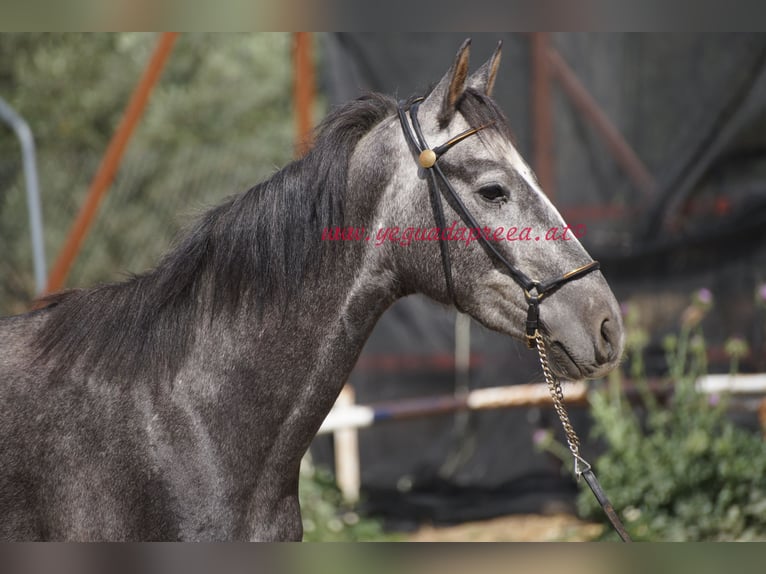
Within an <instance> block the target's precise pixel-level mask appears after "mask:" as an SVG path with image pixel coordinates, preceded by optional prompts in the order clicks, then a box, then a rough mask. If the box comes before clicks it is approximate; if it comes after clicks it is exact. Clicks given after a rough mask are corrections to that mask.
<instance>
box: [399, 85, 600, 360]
mask: <svg viewBox="0 0 766 574" xmlns="http://www.w3.org/2000/svg"><path fill="white" fill-rule="evenodd" d="M421 102H422V98H420V99H417V100H415V101H414V102H413V103H412V104H411V105H410V107H409V115H410V121H411V122H412V129H410V124H409V123H408V122H407V112H406V111H405V104H402V103H400V104H399V121H400V122H401V124H402V129H403V130H404V135H405V137H406V138H407V141H408V142H409V144H410V146H412V147H413V148H414V150H415V151H416V153H417V155H418V163H419V164H420V167H422V168H423V169H425V170H426V173H427V174H428V178H429V182H428V190H429V193H430V194H431V202H432V204H433V209H434V218H435V219H436V224H437V226H439V227H440V228H441V229H444V227H445V224H444V208H443V206H442V201H441V196H440V194H439V182H441V184H442V186H441V187H442V189H443V190H444V191H445V192H446V193H447V194H448V196H449V198H450V199H451V200H452V203H453V207H454V208H455V211H457V213H458V215H459V216H460V218H461V219H462V220H463V222H464V223H465V224H466V225H467V226H468V227H469V228H471V229H480V228H481V226H480V225H479V224H478V223H477V221H476V219H475V218H474V217H473V215H472V214H471V212H470V211H468V208H467V207H466V206H465V204H464V203H463V201H462V200H461V199H460V196H459V195H458V194H457V192H456V191H455V188H454V187H452V184H451V183H450V181H449V179H447V176H445V175H444V172H443V171H442V169H441V167H440V166H439V164H438V163H437V160H438V159H439V158H440V157H441V156H442V155H444V153H445V152H447V151H448V150H449V149H451V148H452V147H453V146H455V145H456V144H458V143H460V142H461V141H463V140H464V139H466V138H468V137H470V136H472V135H474V134H476V133H478V132H480V131H481V130H483V129H485V128H488V127H489V126H491V125H492V124H486V125H483V126H480V127H478V128H471V129H469V130H466V131H464V132H462V133H460V134H458V135H456V136H455V137H454V138H452V139H450V140H449V141H447V142H445V143H443V144H442V145H440V146H437V147H435V148H430V147H429V146H428V144H427V143H426V140H425V138H424V137H423V131H422V130H421V128H420V122H418V108H419V107H420V103H421ZM477 239H478V240H479V241H480V242H481V244H482V245H483V246H484V247H485V248H486V249H487V250H488V251H489V252H490V253H491V255H492V256H493V257H494V258H495V259H496V260H497V261H498V262H499V263H501V264H502V265H503V267H505V270H506V271H507V272H508V275H510V276H511V277H512V278H513V280H514V281H516V283H518V284H519V286H520V287H521V288H522V289H523V290H524V298H525V299H526V301H527V305H528V306H529V307H528V309H527V324H526V336H527V346H528V347H529V348H530V349H532V348H534V345H535V337H536V336H537V333H538V329H539V322H540V302H541V301H542V300H543V298H545V297H547V296H548V295H550V294H551V293H553V292H554V291H556V290H557V289H558V288H559V287H561V286H562V285H564V284H565V283H568V282H570V281H574V280H575V279H579V278H581V277H584V276H585V275H587V274H588V273H590V272H591V271H595V270H596V269H598V268H599V263H598V261H591V262H590V263H586V264H585V265H583V266H582V267H578V268H577V269H573V270H572V271H570V272H568V273H564V274H563V275H562V276H560V277H556V278H554V279H549V280H548V281H536V280H534V279H530V277H529V276H528V275H527V274H526V273H524V272H523V271H522V270H521V269H519V268H518V267H516V266H515V265H513V264H512V263H511V262H510V261H508V259H506V257H505V256H504V255H503V254H502V253H501V252H500V250H498V249H497V247H495V245H493V244H492V242H491V241H490V240H489V239H488V238H487V237H485V236H484V235H483V234H481V233H479V234H478V235H477ZM439 246H440V248H441V256H442V266H443V267H444V277H445V280H446V282H447V293H448V294H449V298H450V300H451V301H452V302H453V303H455V290H454V286H453V285H454V284H453V282H452V264H451V262H450V255H449V246H448V245H447V242H446V241H440V242H439Z"/></svg>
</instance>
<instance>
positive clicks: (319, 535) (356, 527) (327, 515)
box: [299, 456, 397, 542]
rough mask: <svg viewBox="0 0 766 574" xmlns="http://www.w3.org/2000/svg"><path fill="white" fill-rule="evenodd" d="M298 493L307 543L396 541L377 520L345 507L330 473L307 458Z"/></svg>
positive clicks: (304, 461)
mask: <svg viewBox="0 0 766 574" xmlns="http://www.w3.org/2000/svg"><path fill="white" fill-rule="evenodd" d="M299 494H300V502H301V514H302V515H303V540H304V541H306V542H353V541H385V540H389V541H392V540H397V537H396V536H395V535H392V534H386V533H384V532H383V528H382V526H381V524H380V522H379V521H377V520H375V519H371V518H366V517H364V516H361V515H360V514H359V513H358V512H357V511H356V510H355V509H354V508H353V507H352V506H349V505H348V504H346V503H345V502H344V501H343V498H342V496H341V493H340V491H339V490H338V489H337V487H336V486H335V481H334V480H333V476H332V474H331V473H330V472H329V471H327V470H326V469H323V468H321V467H315V466H314V465H313V464H312V463H311V462H310V460H309V458H308V456H307V457H305V458H304V460H303V462H302V464H301V480H300V486H299Z"/></svg>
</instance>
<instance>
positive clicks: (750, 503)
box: [570, 290, 766, 541]
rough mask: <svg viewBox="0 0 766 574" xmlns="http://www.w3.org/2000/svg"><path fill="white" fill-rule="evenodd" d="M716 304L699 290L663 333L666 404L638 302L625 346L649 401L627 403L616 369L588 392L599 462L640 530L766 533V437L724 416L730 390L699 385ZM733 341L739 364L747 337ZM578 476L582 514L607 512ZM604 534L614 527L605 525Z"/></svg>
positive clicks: (667, 536) (728, 535)
mask: <svg viewBox="0 0 766 574" xmlns="http://www.w3.org/2000/svg"><path fill="white" fill-rule="evenodd" d="M711 305H712V297H710V296H709V292H707V291H706V290H702V291H700V292H698V293H697V294H696V295H695V297H694V298H693V301H692V304H691V305H690V307H689V308H688V309H687V311H686V312H685V313H684V315H683V317H682V326H681V331H680V333H679V334H678V335H677V336H670V337H667V338H666V339H665V341H664V347H665V351H666V354H667V360H668V366H669V374H670V380H669V382H668V383H667V384H668V385H672V391H673V392H672V399H671V400H670V402H669V404H668V405H667V406H663V405H661V404H659V403H658V402H657V400H656V399H655V396H654V394H653V393H652V392H651V391H650V389H649V386H648V384H647V381H646V376H645V373H644V370H643V363H642V359H641V353H642V351H643V348H644V346H645V345H646V343H647V342H648V337H647V335H646V333H645V332H643V331H642V330H641V329H640V328H639V327H638V326H637V324H636V319H637V317H636V315H635V313H634V312H632V311H629V312H628V313H627V317H626V329H627V333H626V334H627V344H626V353H627V357H628V359H629V361H630V371H631V377H632V378H633V380H634V382H635V384H636V386H637V388H638V390H639V393H640V394H641V398H642V403H643V409H641V411H637V412H634V411H633V410H632V409H631V407H630V406H629V405H628V403H627V400H626V397H625V395H624V392H623V390H622V380H621V375H620V374H619V373H615V374H613V376H612V377H611V378H610V379H609V382H608V384H607V386H606V388H602V389H601V390H600V391H597V392H594V393H593V394H592V396H591V397H590V401H591V405H592V414H593V418H594V423H595V424H594V434H595V436H596V437H600V438H602V439H603V440H604V441H605V443H606V452H605V453H604V454H603V455H602V456H600V457H599V458H598V459H597V460H596V462H595V464H594V470H595V472H596V474H597V476H598V477H599V479H600V481H601V483H602V485H603V487H604V489H605V490H606V492H607V493H608V494H609V496H610V498H611V501H612V503H613V505H614V507H615V508H616V509H617V510H618V512H620V513H621V515H622V517H623V519H624V520H625V523H626V527H627V528H628V530H629V531H630V533H631V535H632V536H634V537H635V538H636V539H639V540H641V539H643V540H673V541H696V540H755V539H762V540H763V539H766V479H765V478H764V477H766V443H764V440H763V438H762V437H760V436H758V435H757V434H754V433H751V432H748V431H746V430H744V429H742V428H739V427H737V426H735V425H734V424H733V423H732V422H731V421H730V420H729V419H728V418H727V416H726V403H727V401H726V397H717V396H714V395H711V396H707V395H704V394H702V393H700V392H699V391H698V390H697V389H696V387H695V381H696V380H697V378H698V377H699V376H700V375H702V374H704V373H706V372H707V361H706V350H705V343H704V338H703V334H702V329H701V327H700V323H701V320H702V318H703V317H704V314H705V312H706V311H707V310H708V309H709V308H710V306H711ZM726 347H727V350H728V352H729V356H730V359H731V366H732V369H731V370H732V371H736V368H737V364H738V360H739V358H740V357H742V356H743V355H744V354H745V353H746V352H747V349H746V345H744V346H743V342H742V341H741V340H734V341H729V342H728V343H727V346H726ZM570 458H571V457H570ZM581 482H582V484H581V492H580V496H579V498H578V508H579V510H580V512H581V514H582V515H583V517H585V518H589V519H594V520H603V521H605V518H604V515H603V512H602V510H601V508H600V507H599V506H598V503H597V502H596V500H595V499H594V497H593V495H592V493H591V492H590V491H589V490H588V488H587V485H585V484H584V482H583V481H581ZM604 537H605V538H607V539H616V534H613V533H612V532H611V529H610V528H609V527H606V528H605V529H604Z"/></svg>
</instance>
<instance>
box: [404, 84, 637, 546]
mask: <svg viewBox="0 0 766 574" xmlns="http://www.w3.org/2000/svg"><path fill="white" fill-rule="evenodd" d="M422 101H423V98H418V99H417V100H414V101H413V102H412V103H411V104H410V105H409V107H408V106H407V104H406V103H404V102H400V103H399V107H398V112H399V121H400V122H401V124H402V130H403V131H404V136H405V138H406V139H407V141H408V143H409V145H410V147H411V148H412V149H413V151H414V152H415V154H416V155H417V157H418V164H419V165H420V167H422V168H423V169H424V170H426V173H427V174H428V191H429V193H430V195H431V204H432V206H433V210H434V219H435V220H436V225H437V226H438V227H439V228H440V229H442V230H443V229H445V227H446V225H445V221H444V207H443V205H442V200H441V194H440V193H439V189H440V188H441V189H442V190H443V191H444V192H445V193H446V194H447V196H448V197H449V199H451V200H452V207H453V208H454V209H455V211H457V213H458V215H459V216H460V219H462V220H463V223H465V224H466V225H467V226H468V227H469V228H470V229H481V226H480V225H479V224H478V223H477V221H476V219H475V218H474V217H473V215H471V212H470V211H468V208H467V207H466V206H465V204H464V203H463V201H462V200H461V199H460V196H459V195H458V194H457V192H456V191H455V188H454V187H452V184H451V183H450V182H449V179H447V176H446V175H444V172H443V171H442V169H441V167H440V166H439V164H438V159H439V158H440V157H441V156H442V155H443V154H444V153H445V152H446V151H447V150H449V149H450V148H452V147H453V146H454V145H455V144H457V143H459V142H461V141H463V140H464V139H466V138H468V137H470V136H472V135H474V134H475V133H477V132H479V131H481V130H483V129H485V128H487V127H489V126H490V125H492V124H486V125H483V126H479V127H477V128H471V129H469V130H466V131H464V132H462V133H460V134H458V135H456V136H455V137H453V138H452V139H450V140H449V141H446V142H445V143H443V144H442V145H440V146H437V147H435V148H431V147H430V146H429V145H428V144H427V143H426V140H425V137H423V130H422V129H421V128H420V122H418V108H419V106H420V103H421V102H422ZM408 112H409V122H408V121H407V115H408ZM410 123H412V128H410ZM440 183H441V186H440V185H439V184H440ZM476 238H477V239H478V240H479V241H480V242H481V244H482V245H483V246H484V247H485V248H486V249H487V250H488V251H489V253H490V254H491V255H492V256H493V257H494V258H495V259H496V260H497V261H499V262H500V263H501V264H502V265H503V267H505V270H506V271H507V272H508V274H509V275H510V276H511V277H512V278H513V280H514V281H516V283H518V284H519V286H520V287H521V288H522V289H523V290H524V298H525V299H526V301H527V305H528V308H527V322H526V338H527V346H528V347H529V348H530V349H533V348H535V347H536V348H537V352H538V356H539V357H540V364H541V366H542V369H543V375H544V376H545V380H546V383H547V384H548V388H549V390H550V392H551V397H552V398H553V405H554V408H555V409H556V413H557V414H558V415H559V418H560V419H561V424H562V425H563V427H564V432H565V434H566V436H567V443H568V445H569V450H570V451H571V452H572V454H573V455H574V472H575V475H576V476H577V477H578V478H579V477H580V476H582V477H583V478H584V479H585V482H586V483H587V484H588V486H589V487H590V489H591V490H592V491H593V494H594V495H595V496H596V500H598V502H599V504H600V505H601V508H603V509H604V512H605V513H606V515H607V518H609V522H611V524H612V526H613V527H614V529H615V530H616V531H617V533H618V534H619V536H620V538H622V540H623V541H625V542H630V541H631V539H630V535H629V534H628V532H627V530H625V527H624V526H623V524H622V522H621V521H620V518H619V517H618V516H617V513H616V512H615V511H614V508H613V507H612V504H611V503H610V502H609V499H608V498H607V496H606V493H605V492H604V490H603V488H602V487H601V485H600V484H599V482H598V479H597V478H596V475H595V474H594V473H593V470H592V468H591V465H590V464H589V463H588V462H587V461H586V460H585V459H584V458H582V456H580V441H579V439H578V438H577V433H575V431H574V428H573V427H572V424H571V422H570V420H569V416H568V414H567V412H566V409H565V408H564V395H563V392H562V389H561V383H560V382H559V381H558V379H557V378H556V377H555V376H554V375H553V373H552V372H551V370H550V367H549V365H548V358H547V352H546V350H545V343H544V341H543V337H542V335H541V334H540V302H541V301H542V300H543V298H544V297H547V296H548V295H550V294H551V293H553V292H554V291H555V290H556V289H558V288H559V287H561V286H562V285H564V284H565V283H568V282H570V281H574V280H575V279H580V278H581V277H584V276H585V275H587V274H588V273H590V272H591V271H595V270H596V269H598V268H599V263H598V261H591V262H590V263H587V264H585V265H583V266H582V267H578V268H577V269H573V270H572V271H570V272H568V273H564V274H563V275H562V276H560V277H556V278H555V279H549V280H548V281H536V280H534V279H531V278H530V277H529V276H528V275H526V274H525V273H524V272H523V271H521V269H519V268H518V267H516V266H515V265H513V264H512V263H511V262H510V261H508V260H507V259H506V258H505V256H504V255H503V254H502V253H501V252H500V250H498V249H497V248H496V247H495V246H494V245H493V244H492V242H491V241H490V240H489V239H488V238H487V237H485V236H484V235H483V234H481V233H478V234H477V235H476ZM439 248H440V250H441V258H442V266H443V267H444V278H445V281H446V282H447V293H448V295H449V298H450V300H451V301H452V303H453V304H455V306H456V307H457V306H458V305H457V301H456V300H455V289H454V286H453V282H452V264H451V262H450V256H449V247H448V245H447V241H446V240H444V238H442V241H439ZM458 308H459V307H458Z"/></svg>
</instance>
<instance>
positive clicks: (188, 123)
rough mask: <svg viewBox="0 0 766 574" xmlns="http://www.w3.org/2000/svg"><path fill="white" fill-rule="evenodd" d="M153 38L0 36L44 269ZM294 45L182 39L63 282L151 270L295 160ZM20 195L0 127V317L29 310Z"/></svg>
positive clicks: (236, 38)
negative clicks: (40, 230) (224, 204)
mask: <svg viewBox="0 0 766 574" xmlns="http://www.w3.org/2000/svg"><path fill="white" fill-rule="evenodd" d="M155 42H156V35H155V34H144V33H140V34H139V33H126V34H3V35H0V96H2V97H3V98H5V99H6V100H7V101H8V102H9V103H10V104H11V105H12V106H13V107H14V108H16V110H18V111H19V113H21V114H22V115H23V116H24V117H25V118H26V120H27V121H28V122H29V124H30V126H31V128H32V130H33V132H34V135H35V138H36V142H37V144H38V155H39V169H40V180H41V188H42V201H43V209H44V223H45V237H46V247H47V252H48V259H49V265H50V263H51V262H52V261H53V259H54V258H55V256H56V254H57V252H58V249H59V247H60V246H61V244H62V242H63V240H64V238H65V236H66V233H67V232H68V229H69V226H70V225H71V222H72V220H73V218H74V216H75V215H76V213H77V209H78V208H79V205H80V203H81V201H82V199H83V197H84V195H85V192H86V191H87V187H88V184H89V183H90V179H91V178H92V176H93V174H94V173H95V170H96V168H97V166H98V162H99V161H100V159H101V156H102V154H103V152H104V150H105V148H106V146H107V145H108V142H109V139H110V138H111V136H112V133H113V131H114V129H115V127H116V125H117V123H118V122H119V119H120V117H121V115H122V112H123V110H124V107H125V105H126V103H127V101H128V99H129V97H130V94H131V92H132V90H133V88H134V86H135V84H136V82H137V80H138V78H139V77H140V75H141V73H142V71H143V68H144V66H145V64H146V61H147V59H148V57H149V55H150V54H151V52H152V50H153V48H154V45H155ZM290 49H291V37H290V34H286V33H259V34H182V35H181V36H180V37H179V39H178V41H177V43H176V45H175V48H174V50H173V53H172V55H171V57H170V60H169V62H168V64H167V66H166V68H165V70H164V72H163V75H162V78H161V79H160V82H159V84H158V85H157V87H156V88H155V91H154V92H153V94H152V96H151V100H150V102H149V106H148V108H147V110H146V113H145V115H144V117H143V118H142V119H141V123H140V125H139V127H138V129H137V130H136V133H135V134H134V136H133V139H132V140H131V143H130V146H129V148H128V151H127V154H126V157H125V159H124V161H123V164H122V165H121V167H120V171H119V172H118V174H117V178H116V180H115V182H114V184H113V187H112V189H111V190H110V192H109V194H108V195H107V197H106V199H105V201H104V203H103V204H102V206H101V209H100V212H99V215H98V219H97V221H96V224H95V225H94V227H93V228H92V230H91V233H90V235H89V236H88V238H87V239H86V242H85V244H84V246H83V251H82V252H81V254H80V256H79V258H78V260H77V262H76V263H75V267H74V269H73V271H72V274H71V275H70V277H69V280H68V284H69V285H71V286H86V285H90V284H92V283H94V282H97V281H103V280H113V279H118V278H120V276H121V275H120V273H121V272H124V271H131V272H140V271H142V270H144V269H146V268H147V267H150V266H151V265H152V264H153V263H155V262H156V260H157V259H158V257H159V256H160V255H161V253H162V252H164V251H165V250H167V248H168V246H169V244H170V242H171V241H172V238H173V237H174V236H175V235H176V234H177V233H178V231H179V229H180V227H181V226H183V225H184V224H186V223H188V222H189V220H190V219H191V217H192V216H194V215H195V214H196V213H197V212H199V211H201V210H202V209H203V208H204V207H206V206H208V205H212V204H215V203H217V202H219V201H220V200H221V199H222V198H223V197H225V196H227V195H231V194H234V193H238V192H241V191H244V190H245V189H247V188H249V187H250V186H252V185H253V184H255V183H257V182H258V181H260V180H262V179H263V178H265V177H267V176H268V175H270V174H271V173H272V172H273V171H275V169H276V168H278V167H279V166H281V165H283V164H285V163H286V162H287V161H288V160H289V159H290V158H291V156H292V150H293V119H292V118H293V116H292V101H291V85H292V74H293V72H292V65H291V59H290ZM25 202H26V200H25V196H24V181H23V174H22V172H21V158H20V151H19V149H18V144H17V142H16V140H15V138H14V136H13V134H12V133H11V132H10V130H7V129H2V128H0V314H7V313H12V312H20V311H23V310H25V309H26V307H27V305H28V303H29V300H30V298H31V295H32V293H33V280H32V266H31V247H30V245H29V238H28V233H29V230H28V224H27V216H26V203H25Z"/></svg>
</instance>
